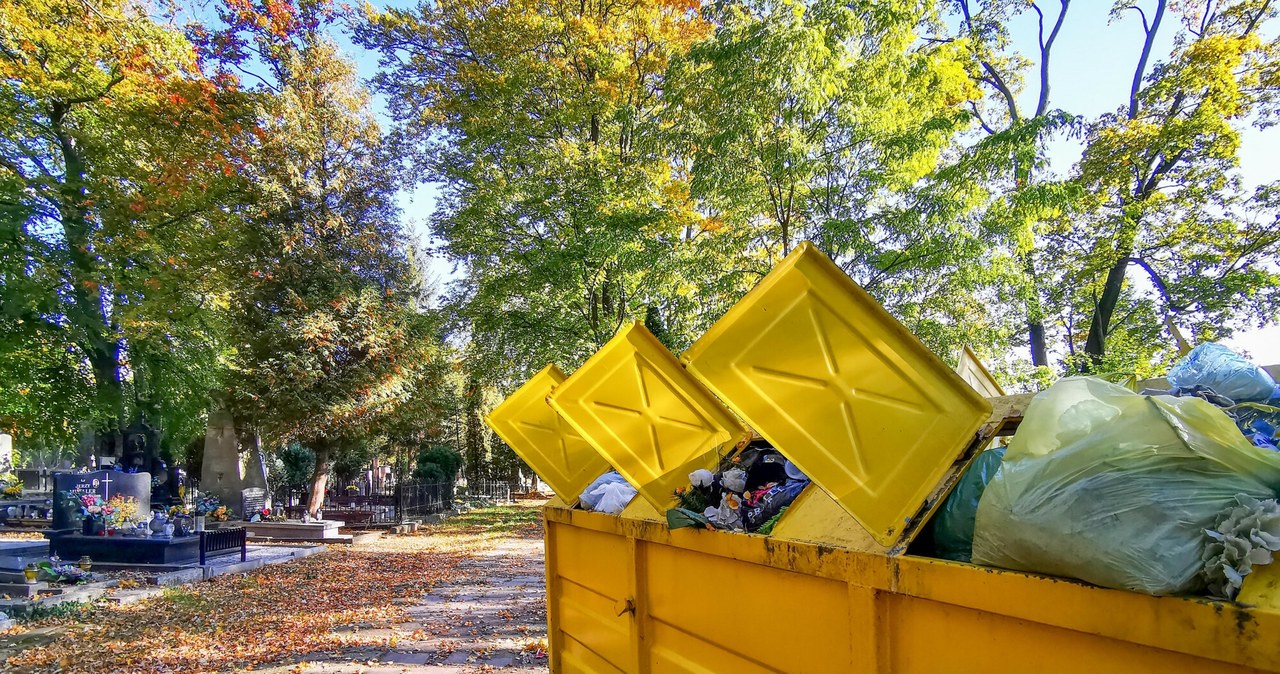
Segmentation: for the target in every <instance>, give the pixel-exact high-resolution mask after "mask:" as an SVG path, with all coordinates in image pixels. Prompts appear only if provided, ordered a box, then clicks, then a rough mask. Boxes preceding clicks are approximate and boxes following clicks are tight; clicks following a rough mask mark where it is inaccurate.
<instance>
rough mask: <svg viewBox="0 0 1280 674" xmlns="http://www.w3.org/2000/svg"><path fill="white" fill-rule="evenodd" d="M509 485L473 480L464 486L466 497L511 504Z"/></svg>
mask: <svg viewBox="0 0 1280 674" xmlns="http://www.w3.org/2000/svg"><path fill="white" fill-rule="evenodd" d="M511 492H512V490H511V483H510V482H506V481H503V480H475V481H472V482H468V483H467V486H466V493H467V496H474V497H480V498H486V499H489V500H490V501H493V502H494V503H512V502H513V501H514V500H515V499H513V498H512V497H511Z"/></svg>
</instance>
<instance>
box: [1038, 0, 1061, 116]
mask: <svg viewBox="0 0 1280 674" xmlns="http://www.w3.org/2000/svg"><path fill="white" fill-rule="evenodd" d="M1059 3H1060V5H1061V7H1062V9H1061V11H1059V12H1058V20H1057V21H1055V22H1054V24H1053V30H1051V31H1049V39H1048V40H1047V41H1046V40H1045V39H1044V14H1043V13H1042V12H1041V11H1040V7H1039V6H1038V5H1035V4H1032V5H1031V7H1032V8H1034V9H1035V10H1036V14H1037V15H1039V17H1040V19H1039V21H1040V100H1039V101H1038V102H1037V103H1036V117H1039V116H1041V115H1043V114H1044V113H1045V112H1046V111H1047V110H1048V108H1049V54H1050V52H1052V51H1053V43H1054V42H1055V41H1056V40H1057V39H1058V31H1060V30H1062V22H1063V20H1064V19H1066V17H1067V9H1068V8H1069V7H1070V6H1071V0H1059Z"/></svg>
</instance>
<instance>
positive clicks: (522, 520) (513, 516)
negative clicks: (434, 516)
mask: <svg viewBox="0 0 1280 674" xmlns="http://www.w3.org/2000/svg"><path fill="white" fill-rule="evenodd" d="M541 525H542V511H541V510H539V509H537V508H529V507H525V506H494V507H492V508H481V509H479V510H471V511H469V512H465V513H462V514H461V515H457V516H455V517H450V518H449V519H447V520H445V521H444V522H442V523H441V524H440V525H439V526H438V529H439V530H441V531H446V532H447V531H452V530H457V529H464V530H465V529H477V528H478V529H483V530H486V531H489V532H492V533H502V534H508V533H517V532H518V533H524V532H525V531H527V530H528V529H530V528H531V527H540V526H541Z"/></svg>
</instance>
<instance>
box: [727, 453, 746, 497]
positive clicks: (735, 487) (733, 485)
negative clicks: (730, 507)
mask: <svg viewBox="0 0 1280 674" xmlns="http://www.w3.org/2000/svg"><path fill="white" fill-rule="evenodd" d="M734 458H735V459H736V458H737V457H734ZM720 486H722V487H724V488H725V489H726V490H728V491H731V492H735V493H738V494H741V493H742V491H743V490H744V489H746V488H747V471H745V470H743V469H741V468H730V469H729V470H726V471H725V472H723V473H721V474H720Z"/></svg>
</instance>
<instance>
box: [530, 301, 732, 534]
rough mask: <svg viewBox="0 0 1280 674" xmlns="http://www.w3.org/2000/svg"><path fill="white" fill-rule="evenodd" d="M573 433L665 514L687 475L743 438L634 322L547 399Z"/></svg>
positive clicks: (710, 465) (698, 386) (723, 411)
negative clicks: (572, 428)
mask: <svg viewBox="0 0 1280 674" xmlns="http://www.w3.org/2000/svg"><path fill="white" fill-rule="evenodd" d="M549 401H550V403H551V407H552V408H554V409H555V410H556V411H557V412H559V413H560V415H561V416H562V417H564V419H565V420H566V421H568V422H569V424H570V425H571V426H573V427H574V428H575V429H577V431H578V433H580V434H581V435H582V437H583V438H585V439H586V441H587V442H589V443H590V444H591V446H592V447H595V448H596V451H598V452H600V455H601V456H603V457H604V458H605V459H607V460H608V461H609V463H610V464H612V465H613V467H614V468H615V469H617V471H618V472H619V473H621V474H622V476H623V477H624V478H626V479H627V481H628V482H630V483H631V484H632V486H634V487H635V488H636V489H637V490H638V491H639V493H640V495H641V496H643V497H644V498H645V500H647V501H648V502H649V503H651V504H653V507H655V508H657V509H658V511H659V512H664V511H666V509H668V508H670V507H672V506H673V505H674V502H675V497H674V496H673V492H674V491H675V489H676V487H681V486H687V485H688V484H689V473H690V472H691V471H693V470H695V469H697V468H713V467H715V464H716V462H717V450H718V449H719V448H720V447H722V446H724V445H725V444H726V443H730V444H733V443H737V442H738V441H739V440H742V439H743V438H745V437H747V435H748V434H749V433H750V431H748V430H747V429H746V428H745V427H744V426H743V425H742V423H741V422H740V421H738V419H736V418H735V417H734V416H733V414H732V413H731V412H729V410H727V409H725V408H724V406H723V405H721V404H720V402H719V401H717V400H716V399H715V397H714V396H712V395H711V394H710V393H709V392H708V391H707V390H706V389H705V388H703V386H702V385H701V384H699V383H698V382H697V381H696V380H695V379H694V378H693V377H691V376H689V374H688V373H687V372H685V371H684V369H683V368H681V367H680V363H679V361H677V360H676V358H675V356H673V355H672V354H671V352H670V351H668V350H667V347H665V346H663V345H662V343H661V342H659V341H658V340H657V338H655V337H654V336H653V334H652V333H650V332H649V331H648V330H647V329H645V327H644V325H643V324H641V323H632V324H631V325H627V326H624V327H623V328H622V329H621V330H619V331H618V334H617V335H614V337H613V339H611V340H609V342H608V343H607V344H605V345H604V346H603V347H601V348H600V350H599V351H597V352H596V353H595V355H593V356H591V358H589V359H588V360H587V362H586V363H585V364H583V366H582V367H580V368H578V371H577V372H574V373H573V376H571V377H569V378H568V379H567V380H565V382H564V383H563V384H561V385H559V386H557V387H556V388H555V390H554V391H552V392H551V397H550V398H549Z"/></svg>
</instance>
